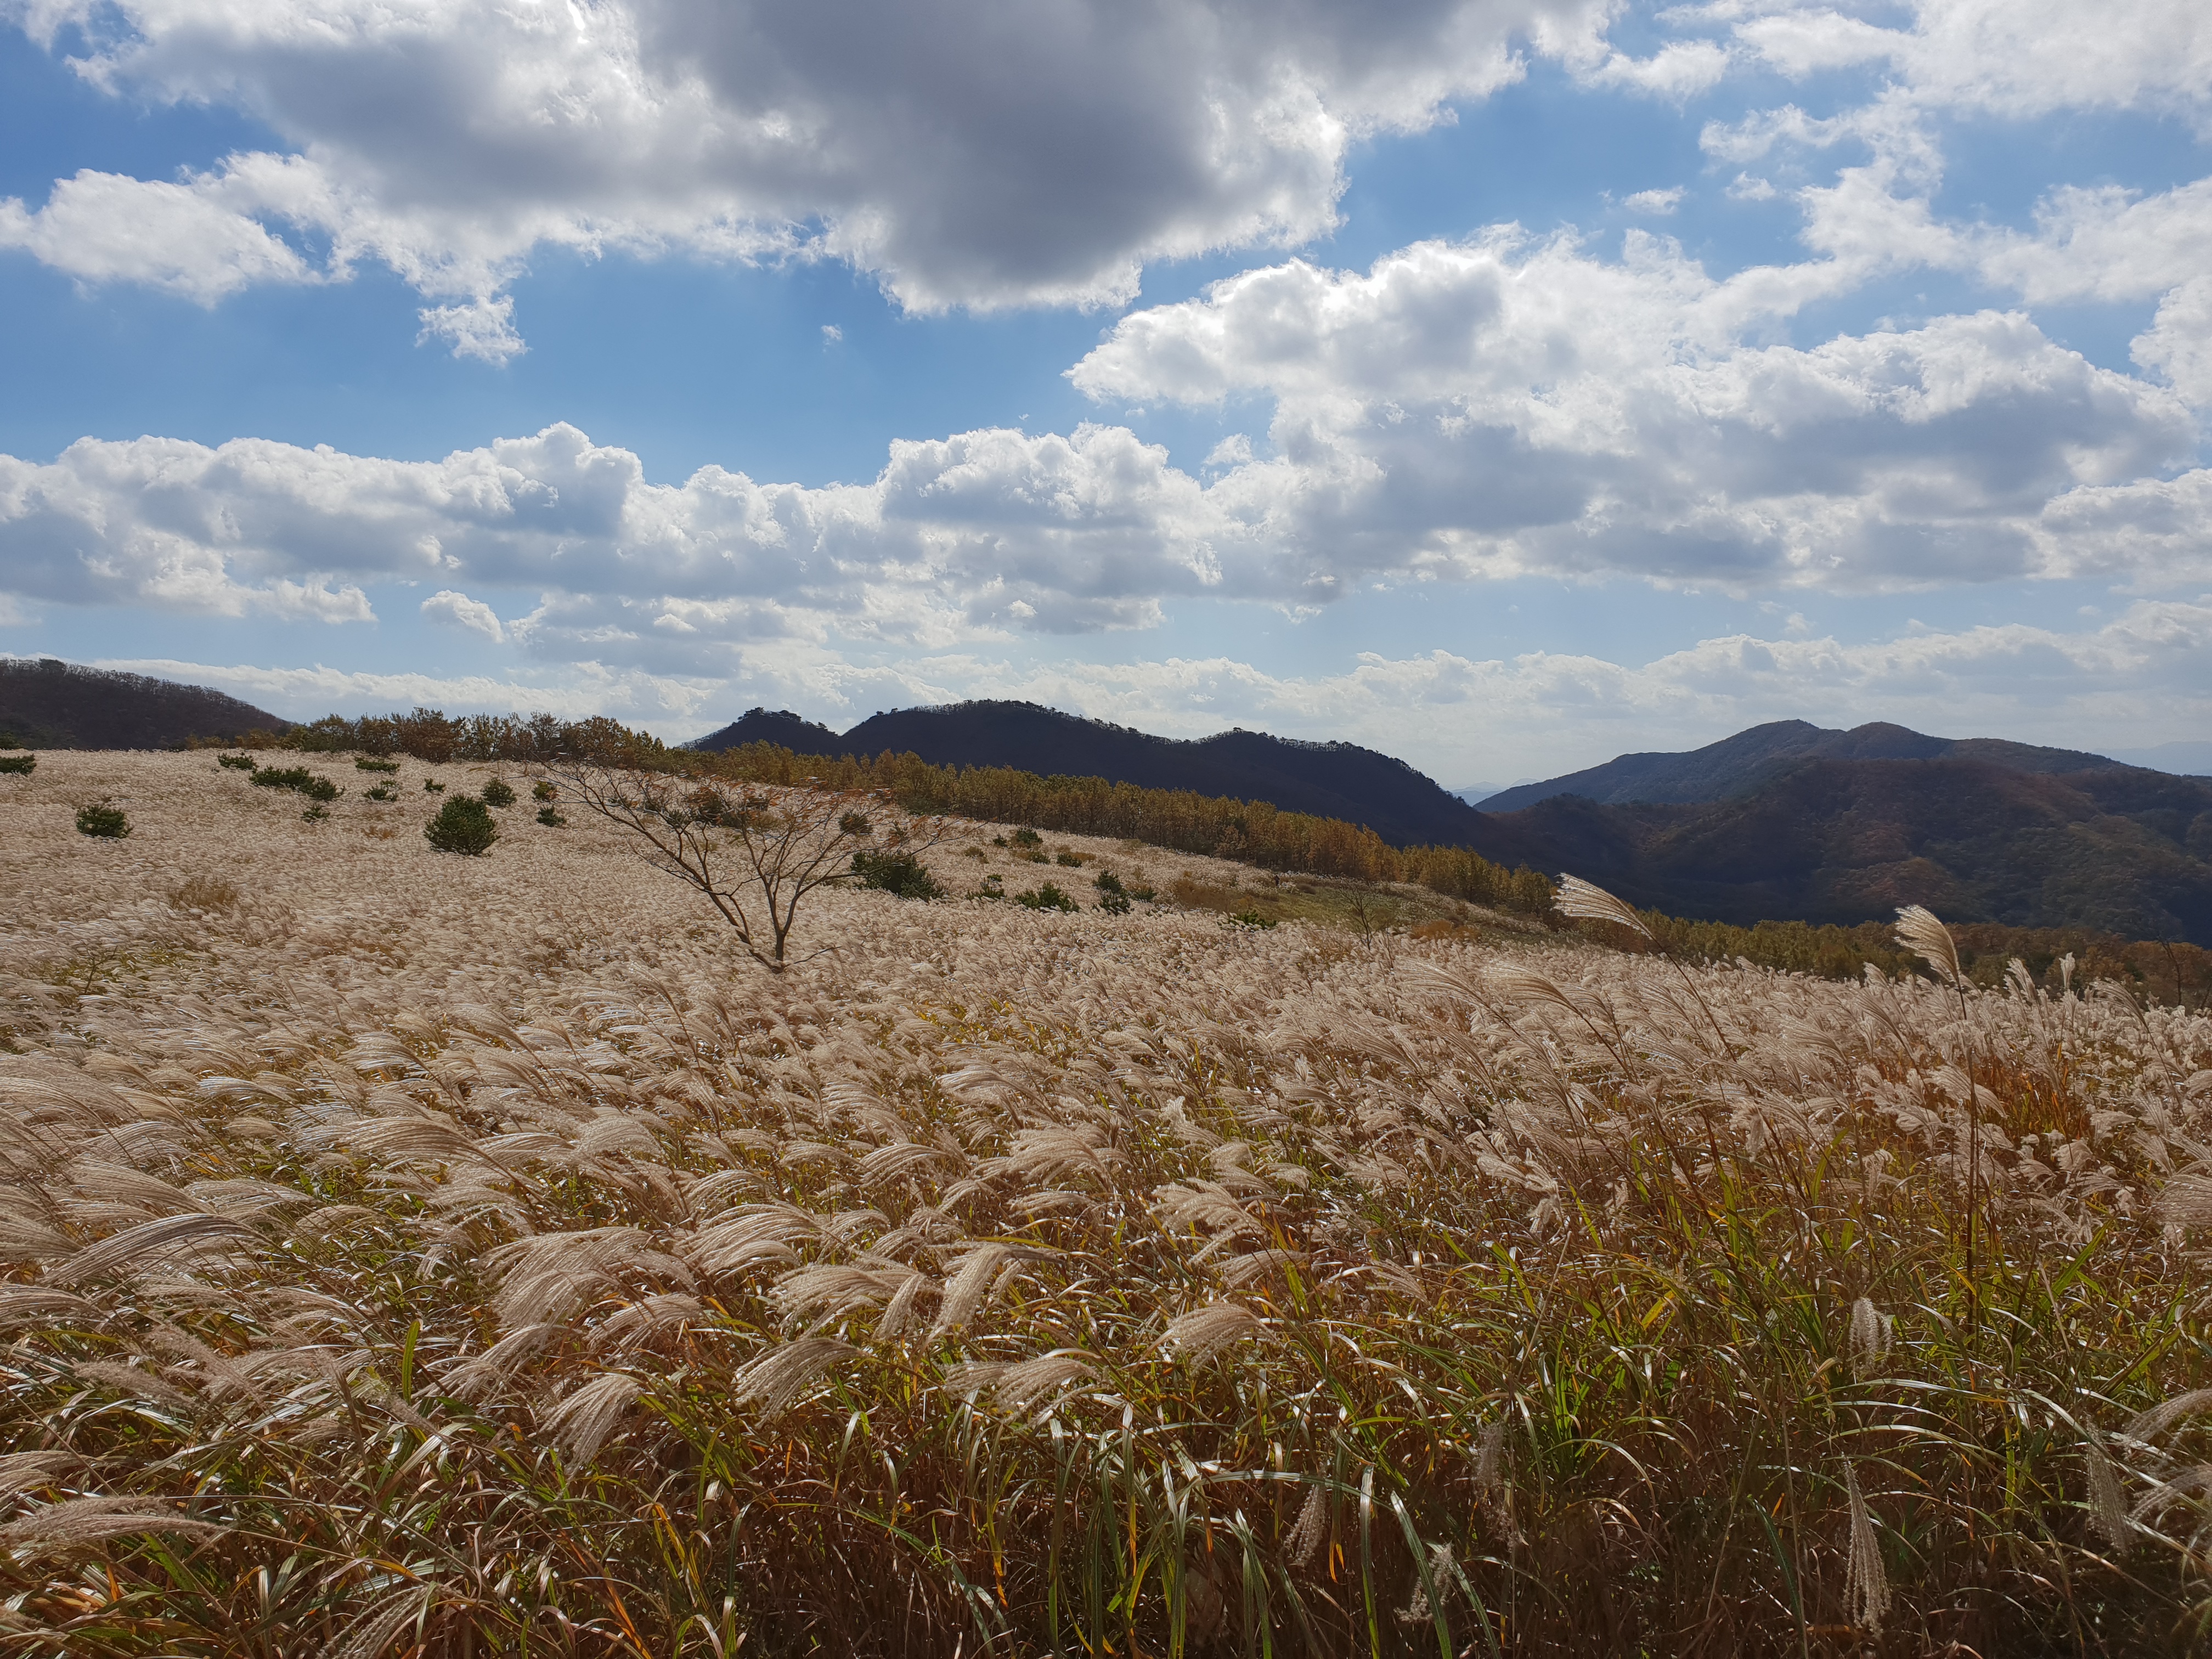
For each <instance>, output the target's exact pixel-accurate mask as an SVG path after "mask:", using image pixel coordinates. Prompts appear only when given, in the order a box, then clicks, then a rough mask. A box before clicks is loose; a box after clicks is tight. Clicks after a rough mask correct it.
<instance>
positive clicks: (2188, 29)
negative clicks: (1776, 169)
mask: <svg viewBox="0 0 2212 1659" xmlns="http://www.w3.org/2000/svg"><path fill="white" fill-rule="evenodd" d="M1910 11H1911V18H1910V21H1909V23H1907V24H1905V26H1904V27H1885V26H1884V25H1882V24H1880V23H1876V22H1872V21H1868V20H1866V19H1864V18H1861V17H1857V16H1854V15H1851V14H1850V12H1849V11H1846V10H1844V9H1839V8H1836V7H1832V6H1827V5H1823V4H1820V3H1811V4H1802V5H1801V4H1788V3H1784V4H1778V5H1767V4H1759V5H1742V6H1738V5H1725V4H1724V5H1716V6H1708V7H1704V8H1700V9H1699V10H1698V11H1697V13H1695V14H1693V15H1698V16H1701V17H1703V18H1705V19H1707V20H1710V21H1722V20H1724V19H1733V20H1734V27H1733V33H1734V34H1735V39H1736V40H1737V41H1738V42H1739V43H1740V44H1741V46H1743V48H1744V49H1745V50H1747V51H1748V52H1753V53H1755V54H1757V55H1758V56H1759V57H1760V58H1763V59H1764V60H1765V62H1766V63H1767V64H1771V66H1772V67H1774V68H1775V69H1777V70H1780V71H1781V72H1783V73H1784V74H1785V75H1790V76H1808V75H1812V74H1814V73H1816V72H1819V71H1820V70H1832V69H1838V68H1844V67H1846V66H1849V65H1852V64H1869V63H1877V62H1887V64H1890V65H1891V67H1892V68H1893V70H1895V72H1896V74H1897V75H1898V76H1899V81H1900V83H1901V84H1902V85H1903V86H1904V87H1905V88H1906V89H1907V90H1908V91H1909V93H1910V94H1911V96H1912V98H1913V99H1914V100H1916V101H1917V102H1920V103H1923V104H1926V105H1929V106H1940V107H1944V108H1950V109H1958V110H1978V111H1985V112H1990V113H1992V114H1996V115H1999V116H2005V117H2012V118H2021V117H2027V116H2034V115H2042V114H2047V113H2049V112H2051V111H2054V110H2062V109H2142V110H2152V111H2168V110H2171V111H2179V112H2183V113H2185V114H2188V115H2190V116H2191V117H2193V118H2197V119H2198V120H2199V121H2202V120H2203V119H2204V118H2206V117H2207V115H2208V114H2212V15H2208V14H2207V12H2206V9H2205V8H2204V7H2203V6H2202V5H2200V4H2197V3H2196V0H2130V3H2129V4H2126V5H2119V6H2084V5H2080V4H2077V3H2074V0H1918V3H1917V4H1913V5H1911V8H1910Z"/></svg>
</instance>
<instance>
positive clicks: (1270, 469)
mask: <svg viewBox="0 0 2212 1659" xmlns="http://www.w3.org/2000/svg"><path fill="white" fill-rule="evenodd" d="M1827 280H1828V277H1827V276H1826V275H1825V274H1824V267H1823V266H1821V265H1820V264H1814V265H1812V266H1808V267H1799V268H1770V269H1766V270H1753V271H1749V272H1745V273H1741V274H1740V275H1739V276H1735V277H1732V278H1729V280H1727V281H1724V282H1723V281H1716V280H1714V279H1712V278H1711V277H1709V276H1707V275H1706V274H1705V271H1704V270H1702V269H1701V268H1700V267H1699V265H1698V264H1696V263H1695V262H1693V261H1691V260H1689V259H1687V258H1685V257H1684V256H1683V255H1682V253H1681V252H1680V250H1679V249H1678V248H1677V247H1675V246H1674V245H1673V244H1672V243H1671V242H1668V241H1665V240H1661V239H1657V238H1655V237H1652V236H1650V235H1649V234H1645V233H1643V232H1632V233H1631V234H1630V235H1629V236H1628V238H1627V239H1626V243H1625V257H1624V258H1622V259H1620V260H1619V261H1607V260H1602V259H1599V258H1594V257H1592V255H1591V254H1590V253H1589V252H1588V251H1587V250H1586V249H1584V248H1583V246H1581V245H1579V244H1578V243H1577V242H1576V241H1575V240H1573V239H1572V238H1571V237H1565V236H1555V237H1553V238H1549V239H1547V240H1534V239H1530V238H1528V237H1526V236H1525V235H1522V234H1520V233H1519V232H1517V231H1516V230H1513V229H1511V228H1505V229H1502V230H1498V231H1496V232H1493V233H1491V234H1487V235H1485V236H1483V237H1480V238H1478V239H1476V240H1473V241H1469V242H1463V243H1446V242H1431V243H1421V244H1418V245H1416V246H1413V247H1411V248H1407V249H1404V250H1401V252H1398V253H1395V254H1393V255H1390V256H1389V257H1388V258H1384V259H1382V260H1379V261H1377V262H1376V264H1375V265H1374V266H1373V267H1372V268H1371V269H1370V270H1368V271H1365V272H1343V271H1330V270H1322V269H1320V268H1318V267H1316V266H1312V265H1310V264H1304V262H1300V261H1292V262H1291V263H1289V264H1282V265H1278V266H1273V267H1270V268H1267V269H1263V270H1252V271H1248V272H1245V273H1244V274H1243V275H1241V276H1237V277H1233V278H1231V279H1228V280H1225V281H1224V282H1222V283H1217V284H1215V285H1214V286H1213V287H1212V289H1209V290H1208V291H1207V292H1206V294H1205V295H1203V296H1201V297H1200V298H1199V299H1196V300H1193V301H1186V302H1184V303H1182V304H1178V305H1172V306H1166V307H1158V308H1155V309H1153V310H1151V311H1146V312H1141V313H1135V314H1133V315H1131V316H1129V317H1127V318H1126V319H1123V321H1122V322H1121V324H1120V325H1118V326H1117V327H1116V328H1115V330H1114V331H1112V333H1111V334H1110V335H1109V337H1107V339H1106V340H1105V342H1104V343H1102V344H1101V345H1100V346H1099V347H1098V348H1097V349H1096V350H1094V351H1093V352H1092V353H1091V355H1090V356H1088V357H1086V358H1085V360H1084V361H1083V362H1081V363H1080V364H1079V365H1078V366H1077V367H1076V368H1075V369H1073V371H1071V373H1072V374H1073V379H1074V381H1075V383H1076V385H1077V386H1079V388H1080V389H1082V390H1083V391H1085V392H1087V393H1089V394H1090V395H1091V396H1092V397H1094V398H1110V399H1117V400H1121V401H1133V400H1137V399H1146V400H1149V399H1154V398H1158V399H1164V400H1169V401H1173V402H1179V403H1182V404H1218V403H1220V402H1222V401H1223V400H1225V399H1227V398H1243V397H1253V398H1265V399H1269V400H1272V403H1273V419H1272V422H1271V424H1270V427H1269V440H1270V441H1269V445H1268V447H1267V453H1261V451H1260V450H1258V449H1257V448H1255V446H1253V445H1252V443H1251V442H1250V441H1249V439H1248V438H1244V437H1243V436H1242V435H1238V436H1237V437H1233V438H1231V439H1227V440H1225V441H1223V442H1222V443H1220V444H1219V445H1218V446H1217V447H1215V449H1214V450H1213V452H1212V454H1211V455H1209V456H1208V458H1207V461H1206V466H1205V467H1204V468H1203V469H1202V476H1200V477H1194V476H1192V475H1191V474H1189V473H1187V472H1185V471H1182V470H1181V469H1179V468H1177V467H1176V466H1175V465H1171V464H1170V460H1169V457H1168V454H1167V453H1166V451H1165V450H1164V449H1162V448H1160V447H1158V446H1154V445H1149V444H1146V443H1144V442H1142V441H1139V439H1138V438H1137V437H1136V435H1134V434H1133V433H1131V432H1130V431H1129V430H1127V428H1122V427H1117V426H1110V425H1103V424H1102V425H1085V426H1082V427H1079V428H1077V429H1076V430H1075V431H1074V432H1073V433H1070V434H1067V435H1059V434H1051V433H1047V434H1042V435H1029V434H1025V433H1022V432H1018V431H1014V430H1010V429H1006V428H996V429H987V430H981V431H975V432H967V433H961V434H957V435H952V436H949V437H945V438H940V439H931V440H902V441H897V442H895V443H893V444H892V445H891V446H890V453H889V455H888V457H887V459H886V462H885V465H884V468H883V470H882V471H881V472H880V473H879V474H878V477H876V478H875V479H873V480H872V481H871V482H869V483H860V484H849V485H848V484H838V485H830V486H828V487H825V488H821V489H809V488H805V487H802V486H799V485H797V484H779V483H760V482H757V481H755V480H754V479H752V478H750V477H747V476H745V475H744V474H743V473H740V472H734V471H726V470H725V469H723V468H721V467H719V466H709V467H706V468H702V469H701V470H700V471H698V472H696V473H695V474H694V475H693V476H692V477H690V478H689V479H687V480H685V481H684V483H681V484H675V485H664V484H653V483H647V481H646V478H645V475H644V468H643V466H642V465H641V462H640V460H639V459H638V458H637V457H636V456H635V455H634V454H632V453H630V452H629V451H627V450H623V449H619V448H614V447H602V446H598V445H594V444H592V442H591V441H590V440H589V439H588V438H586V436H585V435H583V434H582V433H580V432H579V431H577V430H576V429H575V428H573V427H568V426H565V425H556V426H553V427H549V428H546V429H545V430H544V431H543V432H541V433H539V434H538V435H535V436H534V437H529V438H516V439H507V440H502V441H499V442H496V443H493V444H491V445H489V446H486V447H483V448H480V449H473V450H464V451H458V452H456V453H453V454H452V455H449V456H447V457H446V458H445V459H443V460H441V461H432V462H400V461H392V460H385V459H375V458H370V457H360V456H352V455H346V454H342V453H338V452H337V451H334V450H331V449H328V448H319V449H315V450H305V449H300V448H295V447H290V446H287V445H283V444H278V443H272V442H268V441H260V440H249V439H240V440H237V441H233V442H230V443H228V444H224V445H222V446H221V447H219V448H213V449H210V448H207V447H203V446H200V445H197V444H191V443H186V442H183V441H177V440H171V439H159V438H143V439H137V440H133V441H128V442H106V441H94V440H90V439H87V440H84V441H80V442H78V443H76V444H74V445H72V446H71V447H70V448H69V449H68V450H66V451H64V453H63V454H62V455H61V456H60V457H58V459H56V460H55V461H54V462H52V463H51V464H48V465H33V464H31V463H27V462H23V461H20V460H15V459H9V458H4V457H0V591H5V592H11V593H13V594H15V595H16V596H17V597H18V598H19V599H24V600H27V601H50V602H59V603H64V604H73V605H88V604H137V605H161V606H163V607H165V608H167V609H170V610H173V611H203V612H212V613H216V614H224V615H234V616H235V615H243V614H246V613H248V612H251V611H265V612H270V613H273V614H277V615H287V616H307V615H312V616H319V617H325V618H328V619H331V620H342V619H361V620H365V619H367V618H368V617H369V616H370V614H371V611H370V606H369V602H368V599H367V597H366V594H367V592H368V591H369V590H370V589H372V588H374V586H376V584H378V583H380V582H384V583H391V582H396V581H405V582H421V583H423V584H424V585H425V586H426V587H428V588H429V589H430V590H432V591H434V592H438V593H440V594H441V596H442V595H444V594H453V595H455V596H457V597H455V598H454V599H451V600H446V599H442V598H441V599H434V600H433V601H432V603H431V606H430V607H429V609H430V610H431V611H432V614H435V615H442V616H444V617H447V620H452V621H457V622H463V623H465V622H466V616H465V614H464V613H463V612H462V611H461V610H460V608H459V607H460V606H461V605H463V604H464V603H465V604H468V605H475V604H477V601H475V600H468V601H463V600H461V599H459V597H458V595H459V594H460V592H462V590H463V588H464V587H465V588H466V589H467V590H469V591H471V592H477V593H482V592H487V591H496V592H506V593H510V594H528V593H534V594H536V595H537V596H538V598H537V600H536V603H535V606H534V608H532V609H531V610H529V611H528V612H527V614H526V615H523V616H521V617H519V618H517V619H516V620H515V621H513V623H509V624H507V625H506V626H507V632H508V634H509V635H511V636H512V637H513V639H514V640H516V641H518V642H520V644H521V645H522V646H523V647H525V648H526V650H527V651H528V652H530V653H533V654H535V655H537V656H539V657H550V658H558V659H571V660H599V661H605V662H610V663H615V664H618V665H624V666H626V667H652V668H654V669H657V670H662V671H680V672H686V673H695V674H702V675H712V674H719V673H720V672H722V671H725V670H726V664H727V663H728V661H729V660H730V659H731V657H732V653H738V652H740V651H743V650H745V649H749V648H753V647H757V646H758V645H759V644H760V643H761V642H763V641H776V640H783V641H812V642H816V643H820V642H822V641H827V640H828V639H829V638H830V636H831V635H836V636H839V637H841V638H842V639H844V640H846V641H866V642H873V644H874V645H875V646H878V647H882V648H884V649H893V648H896V649H898V650H903V651H943V650H946V649H951V648H954V647H959V646H961V645H963V642H974V641H982V640H987V639H991V638H994V637H1000V636H1004V635H1012V634H1037V633H1043V634H1072V633H1083V632H1089V631H1095V630H1097V629H1128V628H1139V629H1141V628H1146V627H1149V626H1152V625H1153V624H1154V623H1158V621H1160V620H1161V618H1162V617H1164V614H1165V611H1166V607H1168V606H1169V605H1172V604H1174V603H1175V602H1176V601H1177V600H1179V599H1190V598H1194V597H1200V596H1206V597H1212V598H1218V599H1243V600H1249V601H1256V602H1260V603H1263V604H1267V605H1274V606H1277V607H1279V608H1282V609H1284V610H1286V611H1292V612H1297V611H1305V610H1309V609H1311V608H1312V607H1316V606H1318V605H1326V604H1328V603H1329V602H1331V601H1332V600H1334V599H1337V598H1339V597H1340V596H1342V595H1345V594H1346V593H1348V592H1351V591H1352V590H1353V588H1355V587H1356V586H1358V585H1359V584H1360V583H1362V582H1364V581H1366V580H1373V579H1376V578H1381V579H1385V580H1480V579H1485V578H1488V577H1498V576H1519V575H1528V574H1544V575H1550V576H1565V577H1569V578H1583V577H1588V578H1596V577H1604V576H1608V575H1616V576H1618V575H1625V576H1630V577H1636V578H1643V579H1647V580H1656V581H1661V582H1664V583H1669V584H1676V585H1686V586H1696V585H1708V584H1709V585H1713V586H1719V587H1722V588H1723V589H1726V590H1729V591H1734V592H1748V591H1753V590H1782V589H1828V590H1832V591H1844V592H1868V591H1881V590H1889V591H1895V590H1903V589H1911V588H1915V587H1923V586H1936V585H1942V584H1944V583H1952V582H1961V581H1964V582H1987V581H2004V580H2019V579H2037V578H2049V577H2065V576H2084V575H2093V576H2096V577H2099V578H2100V579H2103V580H2112V581H2119V582H2123V583H2130V584H2133V585H2134V586H2136V587H2138V588H2139V589H2142V590H2143V591H2172V589H2173V588H2174V587H2175V586H2177V585H2179V584H2184V583H2193V582H2197V581H2198V580H2205V579H2207V577H2208V574H2212V530H2208V529H2207V527H2206V526H2208V524H2212V513H2203V512H2202V511H2196V512H2194V515H2193V516H2192V509H2191V506H2190V503H2191V502H2199V501H2200V499H2201V498H2202V497H2203V483H2204V480H2206V479H2208V478H2212V473H2200V472H2187V471H2176V470H2177V469H2179V468H2182V467H2185V466H2186V465H2187V464H2188V462H2189V461H2190V459H2191V457H2192V455H2193V450H2194V445H2195V441H2196V439H2195V429H2194V427H2193V425H2192V423H2191V420H2190V417H2189V415H2188V412H2187V410H2186V409H2185V407H2184V405H2183V404H2182V403H2181V402H2180V400H2179V398H2177V397H2176V396H2175V395H2174V394H2173V393H2172V392H2169V391H2167V390H2165V389H2163V388H2161V387H2160V386H2154V385H2152V384H2150V383H2148V382H2147V381H2145V380H2138V379H2133V378H2130V377H2129V376H2126V375H2124V374H2115V373H2112V372H2111V371H2109V370H2106V369H2101V368H2097V367H2095V366H2094V365H2093V364H2091V363H2089V362H2086V361H2085V360H2084V359H2082V358H2081V356H2078V355H2077V354H2075V353H2073V352H2070V351H2068V350H2064V349H2061V348H2060V347H2058V346H2057V345H2055V344H2053V343H2051V341H2050V340H2048V339H2047V338H2045V337H2044V335H2043V334H2042V333H2041V332H2040V331H2039V330H2038V329H2037V328H2036V326H2035V325H2034V324H2033V322H2031V321H2030V320H2028V319H2027V318H2026V317H2024V316H2021V315H2018V314H2013V313H1994V312H1991V313H1980V314H1978V315H1973V316H1963V317H1945V318H1939V319H1935V320H1934V321H1931V322H1929V323H1928V324H1926V325H1923V326H1922V327H1919V328H1917V329H1913V330H1910V331H1899V332H1878V333H1874V334H1869V335H1865V336H1844V337H1838V338H1835V339H1832V340H1829V341H1827V342H1826V343H1823V344H1820V345H1819V346H1816V347H1814V348H1812V349H1796V348H1794V347H1790V346H1786V345H1778V344H1772V343H1759V340H1760V338H1761V337H1762V336H1763V335H1764V334H1765V332H1766V331H1769V330H1770V329H1771V324H1772V322H1773V320H1774V319H1775V318H1776V317H1777V316H1778V315H1781V314H1786V313H1787V311H1788V310H1789V308H1790V307H1793V306H1795V305H1796V304H1797V303H1798V302H1799V301H1801V300H1802V297H1803V296H1805V295H1808V294H1814V293H1818V292H1820V289H1821V286H1822V284H1823V283H1826V281H1827ZM2176 309H2177V310H2178V309H2179V307H2177V308H2176ZM2162 314H2163V313H2162ZM2184 320H2186V319H2184ZM2191 326H2193V325H2191ZM2168 332H2169V333H2170V334H2172V336H2173V337H2175V338H2177V339H2178V338H2179V337H2180V335H2181V332H2182V328H2181V325H2180V324H2177V325H2175V327H2174V328H2173V329H2171V330H2169V331H2168ZM2164 338H2166V336H2165V335H2161V336H2160V339H2161V340H2163V339H2164ZM2147 349H2148V348H2147ZM2158 361H2159V362H2160V365H2161V366H2164V367H2166V368H2167V370H2168V372H2170V373H2172V374H2175V376H2176V378H2177V380H2181V379H2185V378H2187V377H2188V376H2190V375H2193V374H2196V373H2197V371H2196V370H2195V369H2194V368H2191V367H2190V364H2191V362H2194V361H2195V360H2194V359H2191V358H2189V357H2188V356H2186V354H2185V352H2182V351H2181V350H2180V349H2179V347H2177V348H2175V349H2173V350H2172V351H2171V352H2169V353H2167V355H2166V356H2161V357H2160V358H2159V359H2158ZM2168 475H2172V476H2168ZM467 614H470V615H473V614H475V613H467ZM510 614H511V613H510ZM478 623H479V624H480V625H484V631H485V632H486V633H487V634H488V635H489V625H495V624H496V619H495V618H494V617H491V616H490V614H489V611H488V610H487V611H485V612H484V613H483V616H482V617H479V618H478Z"/></svg>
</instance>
